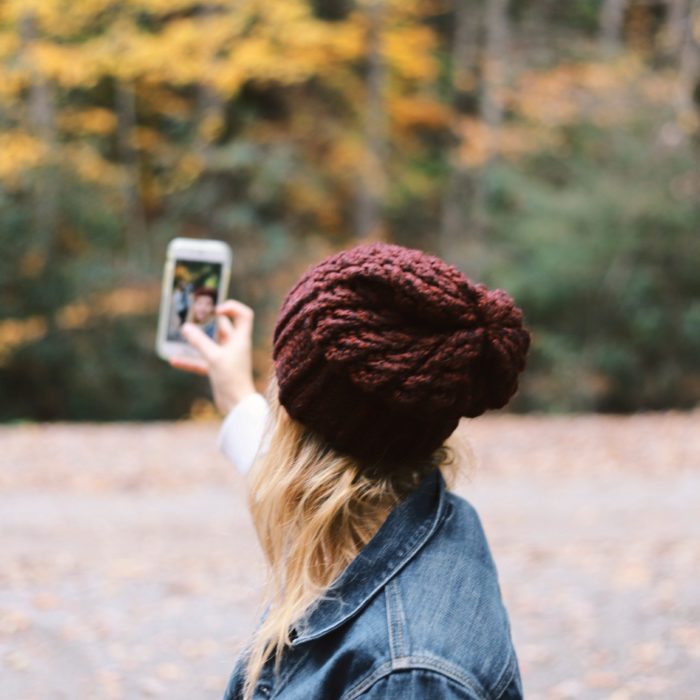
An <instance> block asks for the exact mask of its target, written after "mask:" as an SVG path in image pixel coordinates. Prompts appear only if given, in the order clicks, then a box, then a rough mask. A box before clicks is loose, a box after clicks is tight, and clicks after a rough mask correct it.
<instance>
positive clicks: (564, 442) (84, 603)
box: [0, 411, 700, 700]
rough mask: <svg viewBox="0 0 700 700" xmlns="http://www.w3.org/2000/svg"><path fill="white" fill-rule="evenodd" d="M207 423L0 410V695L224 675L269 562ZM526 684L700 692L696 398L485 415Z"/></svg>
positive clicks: (474, 435)
mask: <svg viewBox="0 0 700 700" xmlns="http://www.w3.org/2000/svg"><path fill="white" fill-rule="evenodd" d="M217 430H218V424H216V423H160V424H148V425H143V424H112V425H102V426H100V425H63V424H61V425H20V426H4V427H0V552H1V559H0V688H1V689H2V690H1V692H0V697H2V698H3V700H6V699H7V700H39V699H41V700H54V699H58V698H70V699H71V700H75V699H82V698H105V699H106V700H113V699H121V698H124V699H126V700H132V699H134V700H138V699H139V698H159V697H162V698H166V697H167V698H168V699H169V700H179V699H182V700H185V699H186V700H198V699H201V700H208V699H218V698H220V697H221V695H222V692H223V689H224V686H225V684H226V680H227V677H228V674H229V672H230V670H231V667H232V664H233V660H234V657H235V655H236V652H237V650H238V648H239V647H240V645H241V643H242V641H243V639H244V638H245V637H246V634H247V633H248V632H249V631H250V630H251V628H252V625H253V624H254V621H255V618H256V616H257V614H258V611H259V602H260V583H261V580H262V562H261V558H260V554H259V552H258V548H257V546H256V542H255V538H254V535H253V531H252V527H251V524H250V521H249V518H248V515H247V512H246V507H245V493H244V488H243V482H242V480H241V479H240V478H239V477H238V476H237V475H236V474H235V471H234V469H233V467H232V466H231V465H230V464H229V463H228V462H227V461H226V460H225V458H224V457H223V456H221V455H220V454H219V453H218V452H217V450H216V446H215V438H216V433H217ZM461 430H462V432H461V435H462V436H464V437H466V438H467V439H468V440H469V443H470V444H471V446H472V448H473V451H474V454H475V455H476V464H475V466H474V467H473V468H472V469H471V471H470V475H469V476H468V478H463V479H462V480H461V481H460V482H459V485H458V488H457V490H458V491H459V492H460V493H462V494H463V495H464V496H465V497H466V498H468V499H469V500H470V501H471V502H472V503H473V504H474V505H475V506H476V507H477V509H478V511H479V513H480V514H481V517H482V520H483V522H484V526H485V528H486V532H487V535H488V536H489V539H490V542H491V546H492V549H493V553H494V557H495V559H496V562H497V565H498V567H499V572H500V579H501V585H502V589H503V594H504V597H505V600H506V604H507V606H508V608H509V611H510V615H511V621H512V625H513V633H514V637H515V642H516V648H517V650H518V654H519V659H520V664H521V670H522V674H523V680H524V683H525V690H526V697H528V698H531V699H533V700H536V699H538V698H540V699H547V700H558V699H561V700H564V699H567V698H585V699H591V700H596V699H598V698H606V699H608V700H629V699H632V698H668V699H670V700H691V698H692V699H696V698H698V697H700V695H699V694H698V693H699V692H700V691H698V687H700V412H699V411H695V412H694V413H685V414H682V413H665V414H645V415H637V416H631V417H598V416H587V415H585V416H573V417H539V416H527V417H519V416H510V415H495V416H488V417H487V416H485V417H482V418H479V419H478V420H476V421H471V422H467V423H465V424H464V425H463V426H462V428H461Z"/></svg>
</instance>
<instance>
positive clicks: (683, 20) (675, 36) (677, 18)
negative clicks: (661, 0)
mask: <svg viewBox="0 0 700 700" xmlns="http://www.w3.org/2000/svg"><path fill="white" fill-rule="evenodd" d="M688 9H689V5H688V0H668V22H667V29H668V32H667V33H668V50H669V53H670V54H672V55H673V56H680V54H681V51H682V50H683V42H684V40H685V32H686V27H687V26H688Z"/></svg>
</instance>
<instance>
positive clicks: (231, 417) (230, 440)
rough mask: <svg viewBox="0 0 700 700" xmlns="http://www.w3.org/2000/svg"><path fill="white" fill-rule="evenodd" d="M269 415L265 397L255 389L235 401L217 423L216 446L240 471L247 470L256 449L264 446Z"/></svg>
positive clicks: (264, 447)
mask: <svg viewBox="0 0 700 700" xmlns="http://www.w3.org/2000/svg"><path fill="white" fill-rule="evenodd" d="M269 416H270V409H269V407H268V405H267V401H266V400H265V397H264V396H262V394H258V393H255V394H249V395H248V396H246V398H244V399H242V400H241V401H239V402H238V403H237V404H236V406H234V408H233V409H232V410H231V411H230V412H229V414H228V415H227V416H226V418H225V419H224V422H223V423H222V424H221V428H220V429H219V435H218V438H217V446H218V448H219V449H220V450H221V452H223V454H224V455H225V456H226V457H227V459H228V460H229V461H231V462H233V464H234V466H235V467H236V469H238V471H239V472H241V474H247V473H248V471H249V470H250V467H251V466H252V464H253V461H254V460H255V457H256V456H257V455H258V453H259V452H264V451H265V450H266V449H267V447H268V442H269V436H266V435H265V428H266V426H267V421H268V418H269Z"/></svg>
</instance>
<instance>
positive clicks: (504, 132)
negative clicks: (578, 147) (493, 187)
mask: <svg viewBox="0 0 700 700" xmlns="http://www.w3.org/2000/svg"><path fill="white" fill-rule="evenodd" d="M456 131H457V133H458V134H459V136H460V139H461V140H460V147H459V149H458V154H457V158H458V160H459V161H460V162H461V163H463V164H464V165H466V166H469V167H479V166H481V165H483V164H484V163H486V162H487V161H488V160H489V159H490V158H491V157H493V156H503V157H505V158H511V159H513V158H519V157H521V156H523V155H526V154H528V153H532V152H534V151H538V150H542V149H543V148H548V147H551V146H553V145H556V144H557V140H558V138H559V137H558V135H557V133H556V132H555V131H553V130H542V129H533V128H532V127H531V126H530V125H527V124H506V125H504V126H502V127H500V128H494V127H489V126H488V125H487V124H486V123H484V122H483V121H479V120H478V119H474V118H472V117H464V118H463V119H461V120H460V121H459V123H458V125H457V128H456Z"/></svg>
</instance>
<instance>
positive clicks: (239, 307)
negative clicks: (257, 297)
mask: <svg viewBox="0 0 700 700" xmlns="http://www.w3.org/2000/svg"><path fill="white" fill-rule="evenodd" d="M216 313H217V314H221V315H224V316H228V317H229V318H230V319H232V320H233V323H234V326H235V328H236V330H240V331H241V332H243V333H248V334H251V333H252V332H253V318H254V316H255V314H254V312H253V309H251V308H250V306H246V305H245V304H242V303H241V302H240V301H236V300H235V299H227V300H226V301H225V302H223V303H222V304H219V305H218V306H217V307H216Z"/></svg>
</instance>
